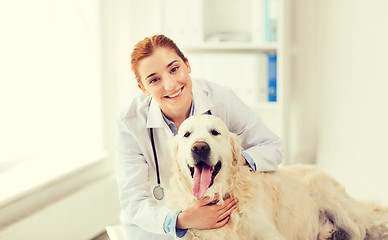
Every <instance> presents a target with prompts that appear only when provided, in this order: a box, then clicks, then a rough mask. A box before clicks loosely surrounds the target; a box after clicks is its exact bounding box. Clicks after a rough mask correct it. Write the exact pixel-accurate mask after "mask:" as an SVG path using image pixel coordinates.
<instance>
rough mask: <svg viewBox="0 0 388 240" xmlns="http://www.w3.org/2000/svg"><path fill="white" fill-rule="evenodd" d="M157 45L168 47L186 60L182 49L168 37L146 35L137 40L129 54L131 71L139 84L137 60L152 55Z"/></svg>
mask: <svg viewBox="0 0 388 240" xmlns="http://www.w3.org/2000/svg"><path fill="white" fill-rule="evenodd" d="M159 47H165V48H170V49H171V50H174V51H175V53H176V54H177V55H178V56H179V57H180V58H181V59H182V60H183V62H187V60H186V57H185V56H184V55H183V53H182V51H181V50H180V49H179V48H178V47H177V45H176V44H175V43H174V41H173V40H171V39H169V38H168V37H166V36H164V35H154V36H152V37H146V38H144V39H143V40H141V41H140V42H138V43H137V44H136V45H135V47H134V48H133V51H132V55H131V67H132V71H133V73H134V74H135V77H136V80H137V82H138V84H139V85H141V86H142V85H143V84H142V82H141V79H140V75H139V72H138V70H137V68H138V65H139V62H140V61H141V60H142V59H144V58H146V57H149V56H151V55H152V53H153V52H154V50H155V49H156V48H159Z"/></svg>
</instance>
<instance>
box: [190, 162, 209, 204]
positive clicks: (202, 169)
mask: <svg viewBox="0 0 388 240" xmlns="http://www.w3.org/2000/svg"><path fill="white" fill-rule="evenodd" d="M193 179H194V185H193V195H194V196H195V197H196V198H201V197H202V196H203V195H204V194H205V192H206V190H207V189H208V188H209V185H210V182H211V172H210V167H209V166H207V165H201V166H194V177H193Z"/></svg>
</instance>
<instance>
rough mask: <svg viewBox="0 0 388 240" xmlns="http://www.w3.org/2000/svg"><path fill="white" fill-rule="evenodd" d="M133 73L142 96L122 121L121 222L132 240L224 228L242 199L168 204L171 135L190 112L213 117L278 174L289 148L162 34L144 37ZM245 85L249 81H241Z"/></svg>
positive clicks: (247, 158) (251, 157) (250, 159)
mask: <svg viewBox="0 0 388 240" xmlns="http://www.w3.org/2000/svg"><path fill="white" fill-rule="evenodd" d="M131 65H132V70H133V71H134V73H135V76H136V79H137V83H138V86H139V88H140V89H141V90H142V93H140V95H138V96H137V97H135V98H134V99H133V100H132V102H131V103H130V104H129V107H128V108H127V109H126V110H125V111H124V112H123V113H122V115H121V116H120V117H119V118H118V120H117V127H118V135H117V136H118V139H117V147H116V148H117V157H116V158H117V159H116V174H117V180H118V188H119V195H120V202H121V207H122V213H121V221H122V226H123V229H124V232H125V235H126V236H127V239H141V240H143V239H158V240H160V239H174V237H182V236H184V235H185V233H186V231H187V229H188V228H196V229H210V228H219V227H222V226H224V225H225V224H226V223H227V222H228V220H229V215H230V214H231V212H232V211H233V210H234V209H235V208H236V204H237V201H238V200H237V199H234V198H229V199H227V200H226V201H225V202H224V204H223V205H212V206H208V205H207V204H208V203H210V202H211V200H209V199H208V198H205V199H201V200H199V201H198V202H197V203H195V204H193V205H192V206H191V207H189V208H187V209H182V211H181V212H174V211H172V210H170V209H168V208H167V207H166V206H165V199H166V197H167V196H165V195H166V189H168V187H169V178H170V176H171V170H170V165H171V160H170V155H169V147H168V140H169V139H170V138H172V137H173V136H174V135H175V134H176V133H177V130H178V129H179V126H180V125H181V123H182V122H183V121H184V120H185V119H186V118H188V117H189V116H191V115H197V114H212V115H215V116H218V117H220V118H221V119H223V120H224V121H225V122H226V124H227V126H228V128H229V130H230V131H231V132H234V133H237V134H238V135H239V136H240V137H241V138H242V145H243V148H244V151H243V153H242V156H241V161H243V163H244V164H246V165H248V166H247V167H250V168H252V170H253V171H273V170H275V169H276V168H277V166H278V164H279V163H280V162H281V161H282V153H281V152H282V145H281V141H280V139H279V138H278V137H277V136H276V135H274V134H273V133H272V132H271V131H270V130H269V129H268V128H267V127H266V126H265V125H264V123H263V122H262V120H261V119H260V118H259V117H257V116H256V115H255V114H254V113H253V112H252V111H251V110H250V109H249V108H248V107H247V106H246V105H245V104H244V103H243V102H242V101H241V100H240V99H239V98H238V97H237V96H236V95H235V94H234V93H233V92H232V91H231V90H230V89H228V88H224V87H221V86H218V85H216V84H214V83H212V82H209V81H206V80H194V79H191V78H190V75H189V74H190V72H191V69H190V64H189V61H188V59H187V58H185V56H184V55H183V53H182V52H181V51H180V50H179V49H178V47H177V46H176V45H175V43H174V42H173V41H172V40H170V39H169V38H167V37H165V36H163V35H156V36H152V37H150V38H145V39H144V40H142V41H140V42H139V43H138V44H137V45H136V46H135V48H134V50H133V52H132V56H131ZM236 81H240V82H241V83H242V84H244V79H236Z"/></svg>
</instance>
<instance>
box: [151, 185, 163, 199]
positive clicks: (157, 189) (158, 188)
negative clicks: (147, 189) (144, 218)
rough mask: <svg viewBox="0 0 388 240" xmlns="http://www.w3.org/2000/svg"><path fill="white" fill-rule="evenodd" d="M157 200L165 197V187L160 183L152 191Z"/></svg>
mask: <svg viewBox="0 0 388 240" xmlns="http://www.w3.org/2000/svg"><path fill="white" fill-rule="evenodd" d="M152 194H153V195H154V197H155V199H156V200H162V199H163V198H164V189H163V188H162V187H161V186H160V185H159V184H158V185H157V186H155V187H154V190H153V191H152Z"/></svg>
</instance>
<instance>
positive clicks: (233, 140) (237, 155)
mask: <svg viewBox="0 0 388 240" xmlns="http://www.w3.org/2000/svg"><path fill="white" fill-rule="evenodd" d="M230 148H231V149H232V154H233V165H237V164H238V163H239V162H240V159H241V150H242V147H241V139H240V137H239V136H238V135H237V134H235V133H230Z"/></svg>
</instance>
